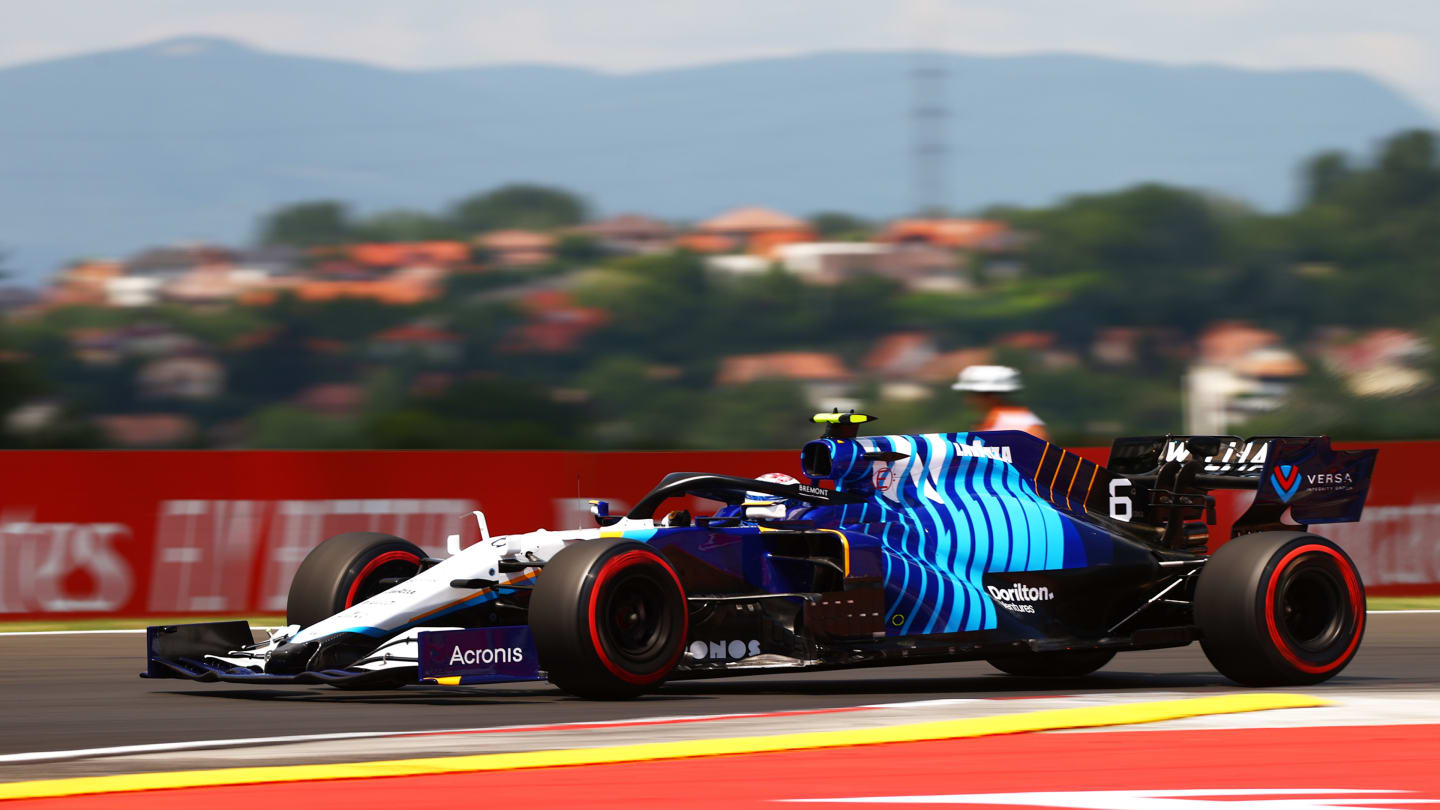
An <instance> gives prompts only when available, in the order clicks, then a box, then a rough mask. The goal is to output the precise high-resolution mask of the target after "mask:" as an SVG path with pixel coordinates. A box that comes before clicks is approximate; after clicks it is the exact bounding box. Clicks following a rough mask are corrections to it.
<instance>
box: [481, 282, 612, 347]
mask: <svg viewBox="0 0 1440 810" xmlns="http://www.w3.org/2000/svg"><path fill="white" fill-rule="evenodd" d="M521 308H522V309H523V310H524V311H525V322H524V323H522V324H520V325H519V326H517V327H515V328H514V329H512V330H511V331H510V333H509V334H508V335H506V336H505V339H504V340H503V341H502V342H501V344H500V351H502V352H507V353H513V354H567V353H569V352H572V351H574V350H575V349H577V348H579V346H580V342H581V341H582V340H584V339H585V336H586V335H588V334H590V333H591V332H593V331H595V330H596V329H599V328H600V327H602V326H604V325H605V324H607V323H609V322H610V313H609V312H606V311H605V310H603V309H597V308H595V307H584V306H580V305H579V304H577V303H575V300H574V299H573V298H571V297H570V295H569V294H568V293H566V292H564V291H561V290H541V291H538V292H533V293H530V294H529V295H527V296H525V298H524V299H522V301H521Z"/></svg>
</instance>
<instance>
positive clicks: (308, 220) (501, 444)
mask: <svg viewBox="0 0 1440 810" xmlns="http://www.w3.org/2000/svg"><path fill="white" fill-rule="evenodd" d="M1299 174H1300V176H1301V177H1302V178H1303V180H1304V185H1305V190H1304V196H1303V202H1302V204H1301V205H1300V206H1299V207H1298V208H1297V210H1296V211H1294V212H1293V213H1285V214H1268V213H1263V212H1259V211H1256V210H1253V209H1249V208H1246V207H1243V206H1240V205H1237V204H1235V203H1233V202H1229V201H1226V200H1223V199H1217V198H1215V197H1213V196H1209V195H1206V194H1203V193H1199V192H1196V191H1191V190H1186V189H1182V188H1177V187H1172V186H1162V185H1155V184H1150V185H1141V186H1135V187H1132V188H1129V189H1125V190H1122V191H1118V192H1110V193H1104V194H1093V195H1085V196H1077V197H1072V198H1069V199H1066V200H1065V201H1063V202H1062V203H1060V204H1058V205H1055V206H1053V207H1046V208H1010V209H1000V208H997V209H992V210H991V211H990V212H988V214H987V216H986V217H985V218H983V219H906V220H896V221H891V222H877V221H873V220H868V219H866V218H864V217H860V216H856V215H853V214H847V213H843V212H831V213H828V214H824V215H820V216H816V217H813V218H811V219H809V220H806V219H801V218H798V217H795V216H792V215H788V214H785V213H783V212H780V211H775V210H770V209H765V208H753V207H752V208H743V209H737V210H732V211H728V212H724V213H721V214H718V215H717V216H714V217H711V218H709V219H706V220H703V221H700V222H697V223H692V224H688V225H676V224H674V223H669V222H665V221H663V220H660V219H657V218H654V217H646V216H641V215H626V216H620V217H609V218H597V217H596V216H595V215H594V213H593V212H592V210H591V209H590V208H589V207H588V206H587V204H586V202H585V200H584V199H582V198H580V197H578V196H576V195H574V194H571V193H569V192H566V191H564V190H561V189H556V188H550V187H544V186H532V185H511V186H506V187H502V188H499V189H495V190H491V191H488V192H482V193H479V194H475V195H471V196H468V197H465V198H463V199H462V200H460V201H459V202H457V203H454V204H449V205H443V206H436V207H430V208H425V209H411V210H404V211H392V212H388V213H383V214H379V215H366V214H363V213H357V212H355V211H352V210H351V209H349V208H348V207H347V206H345V205H343V204H340V203H336V202H326V201H314V202H309V203H303V204H296V205H292V206H287V207H284V208H281V209H277V210H275V211H273V212H272V213H271V214H269V215H267V216H266V217H265V218H264V219H263V221H262V222H261V223H260V226H259V228H258V232H259V233H260V234H261V239H260V241H261V243H262V244H261V245H260V246H259V247H256V248H236V247H227V246H223V245H180V246H173V247H159V248H153V249H148V250H145V251H141V252H138V253H136V254H134V255H131V256H129V257H127V258H125V259H123V260H120V261H115V262H97V261H91V262H82V263H77V264H75V265H73V266H70V267H68V268H67V269H66V270H65V271H64V272H62V273H61V274H59V275H58V276H57V277H56V278H55V279H54V280H53V283H52V284H51V285H50V286H49V287H47V288H46V289H45V290H44V291H43V293H42V294H40V295H39V296H31V297H29V298H26V297H25V296H24V295H20V294H12V295H11V296H10V297H8V298H7V297H0V304H4V306H5V308H6V309H7V310H8V314H7V316H6V318H5V320H4V322H3V324H4V325H3V327H0V414H3V431H0V442H3V443H4V444H6V445H8V446H19V447H86V446H137V447H337V448H346V447H356V448H359V447H381V448H684V447H694V448H701V447H715V448H729V447H736V448H739V447H745V448H766V447H770V448H773V447H786V446H793V445H796V444H797V443H798V442H800V441H803V440H804V439H805V438H806V437H808V436H810V435H811V434H812V433H813V426H811V425H809V424H808V423H807V422H806V419H805V417H806V414H807V413H809V412H810V411H812V410H813V409H816V408H828V407H832V406H840V407H850V406H855V407H860V408H864V409H866V410H867V411H869V412H872V413H877V414H879V415H880V416H881V417H882V418H883V419H884V420H885V421H884V422H883V424H882V425H881V427H883V428H884V429H886V430H887V431H889V430H893V431H912V430H957V429H964V428H966V427H968V426H969V425H970V424H971V423H972V422H973V420H974V418H975V414H972V413H969V412H968V411H967V409H966V408H967V406H966V404H965V403H964V402H963V401H962V399H961V398H960V397H959V396H958V395H957V394H955V393H954V392H953V391H951V390H950V388H949V384H950V382H951V381H952V380H954V378H955V375H956V374H957V373H958V372H959V371H960V370H961V369H963V368H964V367H965V366H967V365H970V364H975V363H984V362H1003V363H1009V364H1013V365H1016V366H1019V367H1020V368H1021V369H1022V370H1023V371H1024V373H1025V375H1026V378H1027V380H1028V383H1029V385H1028V388H1027V391H1026V393H1025V398H1026V400H1027V402H1028V404H1030V405H1031V406H1033V408H1034V409H1035V410H1036V411H1037V412H1038V413H1039V414H1040V415H1041V416H1042V417H1043V418H1045V419H1046V420H1047V422H1049V424H1050V426H1051V432H1052V436H1053V437H1054V438H1055V439H1056V440H1057V441H1060V442H1062V443H1066V444H1092V443H1108V442H1109V440H1110V439H1111V438H1113V437H1114V436H1115V435H1118V434H1126V433H1129V434H1136V433H1153V432H1180V431H1183V430H1186V429H1187V428H1188V429H1191V430H1206V431H1227V432H1236V433H1240V434H1241V435H1245V434H1247V433H1257V434H1258V433H1269V434H1273V433H1330V434H1332V435H1334V436H1336V437H1338V438H1341V439H1346V440H1359V439H1376V438H1409V439H1419V438H1434V437H1437V436H1440V422H1437V420H1435V418H1434V412H1435V407H1436V404H1437V392H1440V389H1437V385H1436V380H1437V379H1440V357H1437V353H1436V352H1435V351H1434V347H1436V346H1437V345H1440V316H1437V315H1436V313H1437V312H1440V244H1437V239H1440V154H1437V140H1436V135H1435V134H1434V133H1431V132H1426V131H1409V132H1403V133H1400V134H1398V135H1395V136H1393V137H1392V138H1390V139H1389V140H1387V141H1386V142H1385V143H1384V144H1383V145H1382V146H1381V147H1380V148H1379V149H1377V150H1375V151H1374V152H1373V153H1372V154H1370V155H1367V156H1364V157H1356V156H1352V155H1347V154H1344V153H1338V152H1327V153H1321V154H1317V155H1314V156H1312V157H1311V158H1310V159H1309V160H1307V161H1306V162H1305V163H1304V164H1303V166H1302V167H1300V171H1299Z"/></svg>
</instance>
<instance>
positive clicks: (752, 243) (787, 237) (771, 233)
mask: <svg viewBox="0 0 1440 810" xmlns="http://www.w3.org/2000/svg"><path fill="white" fill-rule="evenodd" d="M695 232H696V233H697V234H705V235H709V236H720V237H724V238H726V239H729V240H731V241H732V242H733V244H735V245H736V246H741V245H743V246H744V248H745V250H746V252H748V253H754V254H756V255H760V256H767V257H768V256H771V255H773V253H774V251H775V249H776V248H778V247H780V246H781V245H788V244H793V243H796V242H814V241H815V239H816V234H815V230H814V229H813V228H811V227H810V224H809V223H808V222H806V221H805V220H803V219H799V218H798V217H793V216H790V215H789V214H785V213H781V212H779V211H775V210H773V209H770V208H762V207H760V206H747V207H744V208H736V209H733V210H731V211H726V212H725V213H723V214H720V215H719V216H716V217H712V218H710V219H707V220H705V221H704V222H701V223H699V224H698V225H696V226H695Z"/></svg>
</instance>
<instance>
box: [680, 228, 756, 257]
mask: <svg viewBox="0 0 1440 810" xmlns="http://www.w3.org/2000/svg"><path fill="white" fill-rule="evenodd" d="M744 244H745V241H744V240H743V239H736V238H734V237H730V236H722V235H720V234H718V233H687V234H685V235H684V236H681V237H679V238H677V239H676V240H675V247H678V248H681V249H682V250H688V251H691V252H692V253H734V252H735V251H737V250H739V249H740V248H741V246H742V245H744Z"/></svg>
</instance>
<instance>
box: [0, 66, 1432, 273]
mask: <svg viewBox="0 0 1440 810" xmlns="http://www.w3.org/2000/svg"><path fill="white" fill-rule="evenodd" d="M915 60H916V57H915V56H914V55H910V54H898V53H831V54H820V55H814V56H808V57H800V58H791V59H775V60H762V61H751V62H737V63H730V64H721V65H714V66H707V67H697V68H689V69H680V70H664V71H654V72H648V73H638V74H629V75H606V74H599V73H594V72H590V71H585V70H576V69H567V68H555V67H543V66H500V67H482V68H470V69H462V70H443V71H398V70H388V69H381V68H376V67H371V66H366V65H360V64H354V63H346V62H337V61H327V60H321V59H312V58H305V57H299V56H291V55H285V54H278V53H269V52H264V51H258V50H253V49H250V48H248V47H245V46H243V45H240V44H236V43H234V42H229V41H224V40H216V39H205V38H191V39H181V40H172V41H167V42H162V43H158V44H155V45H152V46H148V47H142V48H136V49H130V50H123V51H116V52H109V53H98V54H93V55H88V56H82V57H76V58H69V59H62V60H57V61H50V62H44V63H37V64H31V65H24V66H19V67H12V68H8V69H4V70H0V110H3V111H4V113H3V114H0V245H4V246H6V247H8V248H9V249H10V250H11V251H12V254H13V255H12V256H11V259H10V261H11V267H12V269H13V270H15V271H16V272H18V273H20V274H21V275H22V276H23V277H25V278H30V279H33V278H35V277H36V276H37V275H38V273H39V272H40V271H42V270H45V271H48V270H50V269H52V268H53V267H54V266H55V265H57V264H59V263H60V262H62V261H65V260H69V259H73V258H76V257H78V256H84V255H114V254H124V253H129V252H131V251H133V250H135V249H137V248H139V247H141V246H142V245H144V244H147V243H151V242H155V241H161V240H171V239H187V240H200V241H212V242H213V241H218V242H225V243H238V242H242V241H246V240H248V239H249V238H250V237H251V236H252V235H253V234H252V233H251V232H250V230H249V226H250V223H251V222H252V221H253V218H254V217H255V216H256V215H257V214H258V213H259V212H262V211H264V210H267V209H269V208H272V207H274V206H276V205H279V204H282V203H287V202H293V201H296V200H304V199H310V198H316V197H324V198H339V199H344V200H348V201H351V202H352V203H354V204H355V205H357V206H358V207H359V208H360V209H362V210H366V211H373V210H377V209H380V208H389V207H396V206H399V207H405V206H410V207H416V206H433V205H435V204H437V202H443V201H450V200H455V199H458V198H460V197H461V196H463V195H464V194H467V193H469V192H471V191H473V190H475V189H478V188H487V187H493V186H497V185H500V184H502V183H505V182H510V181H513V180H517V179H525V180H530V181H536V182H541V183H546V184H552V185H559V186H564V187H567V188H572V189H575V190H576V191H577V192H579V193H581V194H582V195H584V196H585V197H586V198H587V199H589V200H590V202H591V203H592V204H593V205H595V206H596V208H597V209H598V210H600V211H605V212H614V211H623V210H644V211H650V212H654V213H656V214H659V215H662V216H664V217H666V218H670V219H693V218H698V217H701V216H704V215H707V214H709V213H711V212H713V211H715V210H718V209H720V208H723V207H725V206H728V205H734V204H736V203H738V202H740V201H744V200H763V201H766V202H767V203H768V204H770V205H774V206H776V207H779V208H782V209H785V210H789V211H793V212H797V213H800V214H809V213H811V212H815V211H819V210H826V209H832V210H833V209H838V210H845V211H851V212H854V213H857V214H860V215H864V216H867V217H882V216H891V215H895V214H897V213H898V212H901V211H905V210H909V209H910V208H911V207H912V206H913V199H912V198H911V196H910V193H909V191H910V190H909V178H910V176H911V169H910V165H909V162H908V161H909V159H910V158H909V156H910V150H911V140H912V138H911V133H910V129H909V127H910V124H911V106H912V104H913V100H912V97H913V90H914V88H913V86H912V79H911V74H912V71H913V69H914V67H915V65H916V62H915ZM927 65H928V66H930V67H931V68H932V69H935V68H939V69H944V70H945V71H946V72H947V73H948V75H949V80H948V82H947V83H946V85H945V86H946V88H947V92H946V98H945V99H943V100H944V102H945V104H946V105H947V106H948V107H949V109H950V110H951V111H952V112H951V116H952V122H951V132H950V134H951V144H950V146H951V150H952V154H953V160H952V174H953V177H952V178H950V180H951V182H950V184H949V185H950V187H951V189H953V191H954V194H953V200H952V202H953V203H954V204H955V205H957V206H958V207H960V208H961V209H967V208H974V207H978V206H981V205H986V204H990V203H993V202H996V201H1008V202H1011V203H1015V204H1021V205H1027V206H1033V205H1048V204H1051V203H1052V202H1053V201H1054V200H1055V199H1057V198H1058V197H1059V196H1060V195H1063V194H1066V193H1074V192H1078V191H1092V190H1100V189H1114V188H1120V187H1124V186H1127V185H1130V184H1134V183H1137V182H1143V181H1158V182H1163V183H1169V184H1174V185H1180V186H1186V187H1195V188H1201V189H1206V190H1210V191H1214V192H1220V193H1222V194H1224V195H1227V196H1231V197H1235V198H1239V199H1243V200H1247V201H1250V202H1252V203H1253V204H1256V205H1259V206H1260V207H1262V208H1264V209H1267V210H1276V209H1279V208H1280V207H1283V206H1288V205H1290V204H1291V203H1293V201H1294V200H1295V199H1296V196H1295V191H1296V188H1295V182H1294V180H1295V176H1294V174H1293V167H1294V165H1295V164H1296V163H1297V162H1298V161H1299V160H1301V159H1302V158H1303V157H1305V156H1306V155H1309V154H1311V153H1313V152H1316V151H1319V150H1322V149H1348V150H1358V149H1366V148H1370V147H1371V146H1372V145H1373V143H1374V142H1375V141H1376V140H1377V139H1379V138H1380V137H1382V136H1383V135H1385V134H1387V133H1390V132H1394V131H1398V130H1400V129H1405V128H1411V127H1421V126H1427V125H1428V124H1429V118H1428V117H1427V115H1426V114H1424V113H1423V112H1422V111H1421V110H1419V109H1418V108H1417V107H1416V106H1415V105H1414V104H1412V103H1411V102H1409V101H1408V100H1406V99H1405V98H1403V97H1401V96H1400V95H1398V94H1397V93H1396V92H1394V91H1393V90H1391V89H1390V88H1388V87H1386V86H1384V85H1382V84H1380V83H1378V82H1376V81H1375V80H1373V79H1370V78H1368V77H1365V76H1363V75H1360V74H1356V73H1347V72H1341V71H1248V70H1240V69H1234V68H1224V67H1215V66H1192V67H1172V66H1160V65H1154V64H1143V63H1134V62H1121V61H1113V60H1106V59H1100V58H1093V57H1081V56H1059V55H1041V56H1023V57H968V56H944V57H938V56H936V57H932V58H930V59H929V60H928V61H927Z"/></svg>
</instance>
